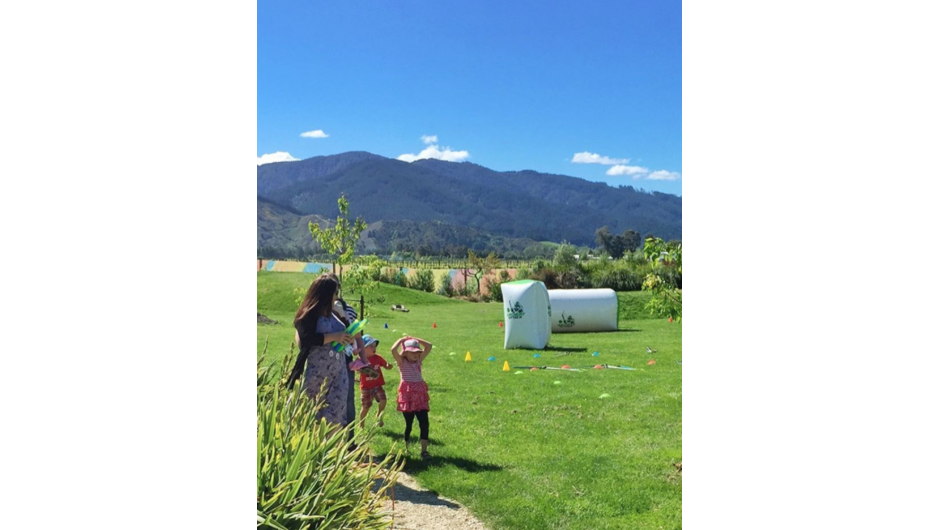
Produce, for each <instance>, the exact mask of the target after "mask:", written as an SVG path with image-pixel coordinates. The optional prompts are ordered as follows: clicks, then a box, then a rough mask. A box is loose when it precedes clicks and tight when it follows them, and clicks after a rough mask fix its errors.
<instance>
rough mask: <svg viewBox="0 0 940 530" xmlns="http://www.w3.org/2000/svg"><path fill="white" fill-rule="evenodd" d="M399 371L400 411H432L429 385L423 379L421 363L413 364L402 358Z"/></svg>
mask: <svg viewBox="0 0 940 530" xmlns="http://www.w3.org/2000/svg"><path fill="white" fill-rule="evenodd" d="M398 371H399V372H401V383H399V384H398V411H399V412H420V411H422V410H431V406H430V401H431V397H430V396H429V395H428V384H427V383H425V382H424V378H423V377H421V361H418V362H414V363H413V362H411V361H409V360H408V359H406V358H404V357H402V359H401V362H400V363H398Z"/></svg>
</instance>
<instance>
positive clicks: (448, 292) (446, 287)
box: [437, 271, 454, 297]
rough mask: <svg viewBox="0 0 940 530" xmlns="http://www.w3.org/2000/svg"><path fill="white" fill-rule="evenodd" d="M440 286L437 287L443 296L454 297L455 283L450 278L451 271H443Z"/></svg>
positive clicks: (438, 292)
mask: <svg viewBox="0 0 940 530" xmlns="http://www.w3.org/2000/svg"><path fill="white" fill-rule="evenodd" d="M439 279H440V282H439V283H440V287H438V288H437V294H439V295H441V296H447V297H453V296H454V285H453V284H452V283H451V280H450V273H449V272H446V271H445V272H442V273H441V276H440V278H439Z"/></svg>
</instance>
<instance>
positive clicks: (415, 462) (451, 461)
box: [373, 443, 503, 475]
mask: <svg viewBox="0 0 940 530" xmlns="http://www.w3.org/2000/svg"><path fill="white" fill-rule="evenodd" d="M440 445H441V444H436V443H431V446H430V447H428V450H429V451H433V450H434V447H435V446H440ZM420 449H421V446H420V445H417V444H416V445H415V447H414V448H412V450H411V453H404V457H405V467H404V469H403V471H404V472H405V473H408V474H409V475H417V474H419V473H421V472H422V471H426V470H428V469H431V468H435V467H444V466H454V467H457V468H460V469H462V470H464V471H466V472H468V473H480V472H483V471H502V470H503V466H498V465H496V464H487V463H485V462H477V461H476V460H470V459H468V458H461V457H457V456H436V455H434V456H431V459H430V460H422V459H421V457H420V456H419V455H420ZM432 455H433V453H432ZM373 458H374V459H375V460H376V461H379V462H380V461H382V459H384V458H385V455H384V454H383V455H375V456H374V457H373Z"/></svg>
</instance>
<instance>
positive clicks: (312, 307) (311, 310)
mask: <svg viewBox="0 0 940 530" xmlns="http://www.w3.org/2000/svg"><path fill="white" fill-rule="evenodd" d="M337 291H339V279H337V278H336V275H334V274H332V273H329V272H327V273H324V274H322V275H320V277H319V278H317V279H316V280H314V282H313V283H311V284H310V288H309V289H307V295H306V296H304V299H303V301H302V302H301V303H300V307H299V308H297V314H295V315H294V322H295V323H296V322H298V321H300V320H303V319H304V318H306V317H307V315H308V314H309V315H312V316H315V317H325V316H328V315H329V314H330V310H331V309H332V307H333V295H334V294H335V293H336V292H337Z"/></svg>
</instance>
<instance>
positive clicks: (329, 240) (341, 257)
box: [308, 193, 368, 282]
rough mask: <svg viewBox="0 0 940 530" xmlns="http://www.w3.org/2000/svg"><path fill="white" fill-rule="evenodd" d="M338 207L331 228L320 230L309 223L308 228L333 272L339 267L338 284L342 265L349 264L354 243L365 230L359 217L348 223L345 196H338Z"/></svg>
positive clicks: (341, 278) (354, 249)
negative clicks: (337, 212) (330, 263)
mask: <svg viewBox="0 0 940 530" xmlns="http://www.w3.org/2000/svg"><path fill="white" fill-rule="evenodd" d="M336 203H337V204H338V205H339V216H338V217H337V218H336V223H335V224H334V225H333V228H320V223H314V222H312V221H311V222H310V224H309V225H308V228H309V229H310V234H312V235H313V238H314V239H316V240H317V242H319V243H320V246H321V247H323V250H325V251H326V252H327V253H328V254H330V257H331V259H332V261H333V271H334V272H335V271H336V266H337V265H339V267H340V270H339V277H340V282H342V280H343V265H345V264H347V263H351V262H352V260H353V257H354V255H355V252H356V243H358V242H359V236H360V235H361V234H362V231H363V230H365V229H366V228H367V226H368V225H366V223H365V221H363V220H362V218H361V217H356V221H355V222H354V223H353V224H352V225H350V223H349V201H348V200H347V199H346V194H345V193H344V194H342V195H340V197H339V199H338V200H337V201H336Z"/></svg>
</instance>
